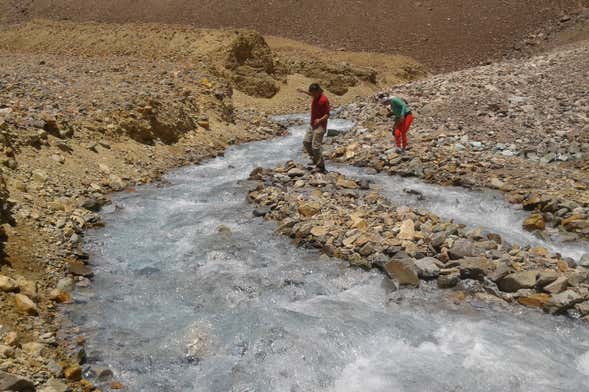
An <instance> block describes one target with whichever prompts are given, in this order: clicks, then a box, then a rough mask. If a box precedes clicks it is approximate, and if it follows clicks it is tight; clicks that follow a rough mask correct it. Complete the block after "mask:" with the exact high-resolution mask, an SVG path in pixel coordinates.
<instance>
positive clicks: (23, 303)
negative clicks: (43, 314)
mask: <svg viewBox="0 0 589 392" xmlns="http://www.w3.org/2000/svg"><path fill="white" fill-rule="evenodd" d="M14 301H15V304H16V309H17V310H18V311H19V312H21V313H24V314H28V315H29V316H37V315H38V314H39V309H38V308H37V305H35V303H34V302H33V301H32V300H31V299H30V298H29V297H27V296H26V295H24V294H16V295H15V296H14Z"/></svg>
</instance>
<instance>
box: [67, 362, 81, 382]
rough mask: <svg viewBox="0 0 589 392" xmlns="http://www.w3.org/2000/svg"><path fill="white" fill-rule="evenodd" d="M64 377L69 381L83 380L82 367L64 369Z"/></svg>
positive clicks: (74, 366) (73, 366)
mask: <svg viewBox="0 0 589 392" xmlns="http://www.w3.org/2000/svg"><path fill="white" fill-rule="evenodd" d="M63 375H64V377H65V378H66V379H67V380H69V381H80V380H81V379H82V367H81V366H79V365H72V366H69V367H67V368H66V369H64V371H63Z"/></svg>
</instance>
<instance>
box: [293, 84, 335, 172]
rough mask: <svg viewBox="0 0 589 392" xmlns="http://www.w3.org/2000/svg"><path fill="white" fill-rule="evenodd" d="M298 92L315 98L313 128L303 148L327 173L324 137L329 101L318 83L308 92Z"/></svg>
mask: <svg viewBox="0 0 589 392" xmlns="http://www.w3.org/2000/svg"><path fill="white" fill-rule="evenodd" d="M297 91H299V92H301V93H303V94H307V95H308V96H310V97H312V98H313V100H312V101H311V127H310V128H309V130H308V131H307V133H306V134H305V139H304V140H303V146H304V148H305V151H307V153H308V154H309V155H310V156H311V159H312V160H313V163H314V164H315V166H317V168H318V169H319V170H320V171H321V172H325V171H326V170H325V161H324V160H323V149H322V145H323V137H324V136H325V133H326V131H327V120H328V119H329V112H330V107H329V100H328V99H327V97H326V96H325V94H323V90H322V89H321V87H320V86H319V85H318V84H317V83H313V84H311V85H310V86H309V90H308V91H305V90H303V89H297Z"/></svg>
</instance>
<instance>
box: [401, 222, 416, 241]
mask: <svg viewBox="0 0 589 392" xmlns="http://www.w3.org/2000/svg"><path fill="white" fill-rule="evenodd" d="M398 237H399V239H401V240H408V241H411V240H413V239H414V238H415V223H413V221H412V220H411V219H406V220H404V221H403V223H401V229H400V231H399V236H398Z"/></svg>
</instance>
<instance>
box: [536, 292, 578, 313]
mask: <svg viewBox="0 0 589 392" xmlns="http://www.w3.org/2000/svg"><path fill="white" fill-rule="evenodd" d="M581 302H584V298H583V296H582V295H581V294H579V293H577V292H576V291H573V290H566V291H563V292H562V293H559V294H555V295H553V296H552V298H550V300H549V301H548V303H547V304H546V306H545V309H546V310H547V311H548V312H549V313H550V314H556V313H562V312H564V311H565V310H567V309H569V308H571V307H573V306H574V305H576V304H578V303H581Z"/></svg>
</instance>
